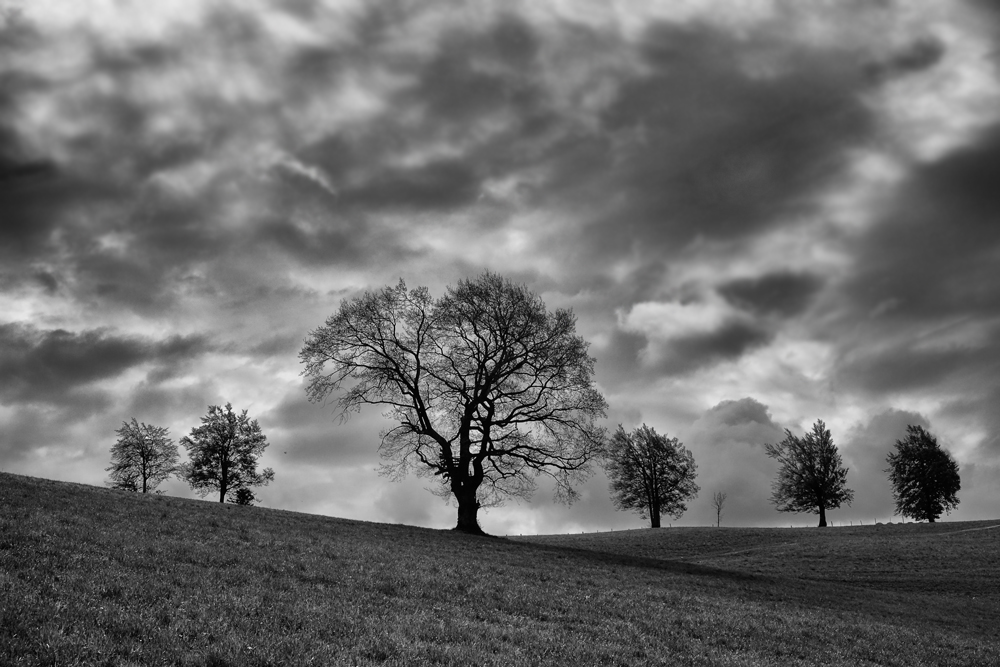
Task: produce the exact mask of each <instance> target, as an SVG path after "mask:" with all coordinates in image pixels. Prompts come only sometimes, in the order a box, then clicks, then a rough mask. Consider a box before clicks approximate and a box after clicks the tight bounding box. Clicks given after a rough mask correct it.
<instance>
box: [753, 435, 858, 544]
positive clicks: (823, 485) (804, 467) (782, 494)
mask: <svg viewBox="0 0 1000 667" xmlns="http://www.w3.org/2000/svg"><path fill="white" fill-rule="evenodd" d="M764 451H765V452H767V455H768V456H770V457H771V458H773V459H775V460H776V461H777V462H778V463H779V464H780V466H781V467H780V468H779V469H778V477H777V479H775V481H774V482H773V483H772V484H771V492H772V493H771V502H773V503H774V504H775V506H776V507H777V509H778V511H779V512H810V513H813V514H819V525H820V527H823V526H826V511H827V510H829V509H836V508H838V507H840V506H841V504H844V503H846V504H848V505H850V504H851V501H852V500H853V499H854V492H853V491H851V490H850V489H849V488H847V468H845V467H844V465H843V461H842V460H841V458H840V452H839V451H838V450H837V446H836V445H835V444H834V443H833V437H832V436H831V435H830V430H829V429H827V428H826V424H824V423H823V421H822V420H817V421H816V423H815V424H813V427H812V431H810V432H809V433H806V434H805V435H804V436H803V437H801V438H799V437H797V436H795V435H793V434H792V432H791V431H789V430H788V429H785V439H784V440H782V441H781V442H779V443H776V444H766V445H764Z"/></svg>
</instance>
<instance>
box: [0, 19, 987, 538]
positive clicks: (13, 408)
mask: <svg viewBox="0 0 1000 667" xmlns="http://www.w3.org/2000/svg"><path fill="white" fill-rule="evenodd" d="M0 6H3V7H6V9H7V11H5V12H4V14H3V18H0V25H2V26H3V27H2V28H0V470H4V471H8V472H15V473H20V474H25V475H32V476H36V477H45V478H50V479H58V480H68V481H75V482H82V483H87V484H95V485H101V484H103V482H104V480H105V479H106V475H107V473H106V472H105V470H104V469H105V467H106V466H107V465H108V464H109V462H110V448H111V445H112V444H113V443H114V440H115V429H116V428H118V427H120V426H121V423H122V422H123V421H127V420H131V419H132V418H133V417H135V418H136V419H138V420H139V421H143V422H146V423H150V424H155V425H158V426H165V427H167V428H169V429H170V434H171V435H172V436H173V437H174V438H175V439H179V438H180V437H181V436H183V435H186V434H187V433H189V432H190V431H191V429H192V428H193V427H195V426H197V425H198V424H199V418H200V417H201V416H202V415H204V414H205V413H206V411H207V408H208V406H209V405H210V404H224V403H226V402H231V403H232V404H233V406H234V407H235V408H237V409H244V408H246V409H248V410H249V412H250V416H251V417H254V418H257V419H258V420H259V422H260V424H261V426H262V428H263V430H264V433H265V434H266V435H267V437H268V439H269V441H270V443H271V444H270V447H269V449H268V450H267V451H266V453H265V455H264V457H263V458H262V460H261V464H262V465H266V466H270V467H273V468H274V470H275V473H276V479H275V481H274V482H273V483H272V484H271V485H270V486H268V487H265V488H263V489H261V490H260V492H259V496H260V497H261V498H262V504H263V505H264V506H267V507H275V508H284V509H290V510H297V511H306V512H314V513H322V514H329V515H333V516H341V517H348V518H356V519H369V520H375V521H386V522H400V523H409V524H416V525H422V526H430V527H439V528H447V527H451V526H452V525H454V522H455V509H454V507H449V506H448V505H446V504H444V503H443V502H442V501H441V500H440V499H439V498H437V497H435V496H434V495H432V494H431V493H429V492H428V491H426V490H425V487H426V486H427V484H428V482H427V481H426V480H424V479H419V478H412V479H409V480H407V481H404V482H391V481H389V480H386V479H384V478H381V477H379V476H378V473H377V466H378V463H379V458H378V454H377V446H378V442H379V431H380V430H381V429H382V428H383V427H384V425H385V423H384V421H383V419H382V417H381V414H380V410H378V409H371V410H369V411H366V412H362V413H361V414H360V415H354V416H352V417H351V419H350V420H349V421H348V422H347V423H344V424H342V423H340V422H339V421H338V420H337V415H336V413H335V411H334V408H333V407H332V406H329V405H328V406H325V407H324V406H322V405H315V404H310V403H309V402H308V401H307V400H306V395H305V391H304V389H303V380H302V377H301V376H300V371H301V365H300V364H299V361H298V352H299V349H300V348H301V347H302V343H303V339H304V338H305V336H306V335H307V334H308V332H309V331H310V330H312V329H314V328H316V327H318V326H320V325H322V323H323V321H324V320H325V319H326V317H327V316H329V315H330V314H332V313H333V312H334V311H335V310H336V309H337V308H338V306H339V304H340V302H341V300H342V299H344V298H346V297H350V296H352V295H355V294H359V293H360V292H362V291H364V290H366V289H373V288H378V287H381V286H384V285H387V284H395V283H396V282H397V281H398V280H399V279H400V278H403V279H404V280H405V281H406V282H407V284H408V285H409V286H418V285H426V286H427V287H428V288H429V289H430V290H431V292H432V294H435V295H440V294H441V293H442V292H443V290H444V288H445V286H446V285H449V284H453V283H454V282H455V281H457V280H458V279H460V278H462V277H466V276H474V275H477V274H479V273H481V272H482V271H483V270H484V269H490V270H493V271H497V272H500V273H502V274H504V275H506V276H508V277H511V278H513V279H515V280H517V281H519V282H523V283H525V284H527V285H528V286H529V287H530V288H531V289H532V290H534V291H535V292H537V293H538V294H540V295H541V296H542V298H543V299H544V300H545V302H546V304H547V305H548V306H549V307H550V308H552V309H555V308H557V307H569V308H572V309H573V311H574V312H575V313H576V315H577V317H578V331H579V333H580V334H581V335H583V336H584V337H585V338H586V340H588V341H589V342H590V344H591V346H590V351H591V354H592V355H593V356H594V357H595V358H596V359H597V382H598V385H599V388H600V390H601V391H602V393H603V394H604V396H605V397H606V398H607V400H608V402H609V404H610V410H609V415H608V422H607V424H608V426H609V427H614V426H616V425H617V424H619V423H621V424H622V425H624V426H625V427H626V428H632V427H635V426H637V425H639V424H641V423H646V424H648V425H650V426H652V427H654V428H655V429H657V430H658V431H659V432H661V433H666V434H667V435H669V436H677V437H679V438H680V439H681V440H682V441H683V442H684V443H685V445H686V446H687V447H688V448H689V449H690V450H691V451H692V452H693V453H694V456H695V459H696V462H697V464H698V470H699V476H698V480H697V482H698V484H699V485H700V486H701V489H702V490H701V493H700V495H699V496H698V498H697V499H695V500H693V501H692V502H691V503H690V505H689V509H688V511H687V513H686V514H685V515H684V517H683V518H682V519H681V520H680V521H674V520H665V521H664V523H665V524H666V523H673V524H674V525H708V524H709V523H712V522H714V519H715V516H714V510H713V509H712V508H711V504H710V499H711V495H712V493H713V492H715V491H724V492H726V493H727V494H728V502H727V505H726V509H725V512H724V515H723V523H724V524H726V525H743V526H750V525H759V526H769V525H790V524H795V525H807V524H813V523H815V521H816V517H815V516H813V515H789V514H781V513H778V512H776V511H775V510H774V508H773V505H771V504H770V502H769V500H768V498H769V495H770V482H771V480H772V479H773V477H774V472H775V470H776V466H775V464H774V462H773V461H771V460H770V459H768V458H767V457H766V456H765V455H764V452H763V447H762V444H763V443H765V442H776V441H778V440H780V439H781V438H782V437H783V430H784V429H785V428H789V429H791V430H792V431H793V432H795V433H802V432H803V431H805V430H807V429H808V428H809V427H810V426H811V425H812V423H813V422H814V421H815V420H817V419H822V420H824V421H825V422H826V423H827V425H828V426H829V427H830V429H831V430H832V432H833V437H834V441H835V442H836V443H837V444H838V445H839V446H840V449H841V453H842V455H843V457H844V461H845V464H846V465H847V466H848V467H849V468H850V472H849V474H848V482H849V485H850V486H851V487H852V488H853V489H854V491H855V501H854V504H853V506H852V507H850V508H843V509H840V510H834V511H832V512H830V515H829V517H830V520H831V521H832V522H834V523H839V522H848V521H854V522H855V523H856V522H857V521H864V522H865V523H869V522H870V521H873V520H875V519H878V520H880V521H886V520H888V519H889V518H890V517H891V515H892V511H893V505H892V497H891V492H890V489H889V485H888V482H887V481H886V478H885V474H884V472H883V471H882V469H883V468H884V467H885V456H886V454H887V453H888V452H889V451H890V449H891V447H892V444H893V442H894V441H895V440H896V439H897V438H900V437H902V436H903V435H904V434H905V429H906V425H907V424H920V425H923V426H925V427H928V428H929V429H930V430H931V431H932V432H933V433H934V434H935V435H937V436H938V438H939V440H940V442H941V443H942V444H943V445H944V446H945V447H947V448H948V449H949V450H950V451H951V452H952V453H953V454H954V456H955V457H956V458H957V460H958V461H959V462H960V464H961V466H962V491H961V493H960V494H959V497H960V499H961V504H960V505H959V507H958V509H957V510H956V511H955V512H953V513H952V514H951V516H950V517H946V518H949V519H953V520H960V519H987V518H994V517H996V516H998V515H1000V435H998V434H1000V335H998V334H1000V188H998V187H997V178H998V174H1000V72H998V65H1000V60H998V59H1000V13H997V12H996V11H995V10H993V9H991V6H990V4H989V3H987V2H983V3H981V4H979V3H975V2H958V1H955V2H940V1H939V0H923V1H917V0H907V1H906V2H902V1H901V2H889V1H880V2H876V1H874V0H872V1H867V0H866V1H861V0H858V1H852V0H844V1H841V2H832V1H830V2H818V1H817V2H809V3H802V2H797V1H793V0H788V1H787V2H780V1H777V0H774V1H766V0H732V1H731V2H719V1H718V0H711V1H709V0H704V1H696V0H689V1H684V2H681V1H679V0H670V1H663V2H650V1H648V0H637V1H635V2H629V1H626V0H620V1H618V2H612V1H609V2H603V1H602V2H598V1H596V0H595V1H590V0H551V1H550V2H543V1H540V0H529V1H525V2H511V1H510V0H502V1H497V2H495V3H490V2H485V1H482V2H479V1H477V2H475V3H460V2H458V1H457V0H456V1H449V2H431V1H427V0H419V1H417V0H414V1H412V2H407V1H404V0H399V1H394V0H393V1H389V0H387V1H384V2H370V1H367V0H356V1H343V2H340V1H333V0H329V1H326V0H315V1H310V0H295V1H290V0H211V1H209V0H171V1H170V2H154V3H150V2H145V1H143V0H131V1H130V0H119V1H117V2H115V1H113V0H86V1H85V0H30V1H28V0H21V1H20V2H18V1H17V0H0ZM163 488H164V489H166V490H167V492H168V493H170V494H172V495H183V496H191V495H192V494H191V492H190V490H188V489H187V488H186V486H185V485H184V484H182V483H181V482H177V481H172V482H169V483H167V484H165V485H164V487H163ZM581 491H582V494H583V497H582V498H581V500H580V501H579V502H577V503H575V504H574V505H572V506H569V507H566V506H562V505H557V504H554V503H553V502H552V498H551V492H550V490H549V489H547V488H546V487H545V486H544V484H542V485H541V488H540V489H539V491H538V492H537V493H536V496H535V498H534V499H533V500H532V502H530V503H524V502H522V503H520V504H516V503H511V504H509V505H508V506H506V507H504V508H500V509H493V510H489V511H488V512H486V513H485V515H483V516H481V523H482V525H483V527H484V529H485V530H486V531H487V532H491V533H499V534H504V533H522V532H523V533H535V532H539V533H555V532H568V531H580V530H598V529H600V530H607V529H610V528H627V527H641V526H643V525H648V524H647V523H646V522H644V521H643V520H642V519H641V518H639V517H638V516H637V515H635V514H631V513H625V512H617V511H615V510H614V508H613V506H612V504H611V501H610V500H609V496H608V487H607V480H606V478H605V477H604V476H603V474H602V473H601V472H600V471H597V472H596V474H595V475H594V477H593V478H591V480H590V481H589V482H587V483H586V484H585V485H584V486H583V487H581Z"/></svg>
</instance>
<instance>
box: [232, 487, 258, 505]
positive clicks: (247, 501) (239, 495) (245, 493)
mask: <svg viewBox="0 0 1000 667" xmlns="http://www.w3.org/2000/svg"><path fill="white" fill-rule="evenodd" d="M233 502H234V503H235V504H237V505H253V504H254V503H255V502H257V496H255V495H254V494H253V491H251V490H250V489H248V488H246V487H243V488H242V489H236V493H235V494H233Z"/></svg>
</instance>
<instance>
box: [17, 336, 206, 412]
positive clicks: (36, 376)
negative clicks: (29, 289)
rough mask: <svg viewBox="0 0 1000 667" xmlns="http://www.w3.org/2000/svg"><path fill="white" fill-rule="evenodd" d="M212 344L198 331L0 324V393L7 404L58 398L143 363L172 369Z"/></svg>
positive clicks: (52, 401) (58, 400)
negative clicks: (159, 335)
mask: <svg viewBox="0 0 1000 667" xmlns="http://www.w3.org/2000/svg"><path fill="white" fill-rule="evenodd" d="M209 348H210V346H209V345H208V344H207V343H206V341H205V340H204V339H203V338H201V337H198V336H192V337H182V336H172V337H170V338H168V339H166V340H163V341H153V340H149V339H144V338H139V337H136V336H119V335H116V334H114V333H113V332H110V331H107V330H101V329H97V330H89V331H83V332H79V333H73V332H69V331H64V330H62V329H55V330H39V329H36V328H34V327H31V326H28V325H22V324H0V378H2V380H0V397H2V400H3V403H4V404H7V405H10V404H17V403H51V404H58V403H59V402H60V401H61V400H63V399H64V398H65V397H66V396H67V395H68V394H70V393H71V392H72V391H73V390H74V389H76V388H78V387H82V386H85V385H89V384H91V383H94V382H98V381H100V380H106V379H109V378H113V377H116V376H118V375H120V374H121V373H123V372H125V371H126V370H128V369H130V368H132V367H135V366H138V365H141V364H146V363H151V364H154V365H155V367H157V368H160V369H165V368H167V369H168V368H170V367H171V366H174V365H181V364H184V363H186V362H188V361H190V360H191V359H192V358H194V357H196V356H198V355H199V354H201V353H203V352H205V351H206V350H207V349H209Z"/></svg>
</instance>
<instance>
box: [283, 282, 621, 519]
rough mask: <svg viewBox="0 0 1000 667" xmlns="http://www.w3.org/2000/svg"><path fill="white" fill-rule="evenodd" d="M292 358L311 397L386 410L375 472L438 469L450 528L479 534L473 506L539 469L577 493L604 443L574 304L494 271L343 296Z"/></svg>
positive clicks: (518, 491) (527, 489) (523, 484)
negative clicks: (555, 303)
mask: <svg viewBox="0 0 1000 667" xmlns="http://www.w3.org/2000/svg"><path fill="white" fill-rule="evenodd" d="M299 357H300V359H301V360H302V362H303V363H304V364H305V370H304V371H303V375H305V376H306V377H307V378H309V384H308V386H307V387H306V392H307V394H308V395H309V399H310V400H311V401H317V402H318V401H323V400H326V398H327V397H328V396H329V395H330V394H331V393H334V392H339V404H340V408H341V410H342V413H341V414H342V415H346V414H347V413H348V412H350V411H355V410H359V409H360V408H361V406H363V405H382V406H384V407H385V408H386V412H385V417H386V418H387V419H389V420H391V422H392V425H391V426H390V427H389V428H388V429H387V430H386V431H384V432H383V433H382V443H381V446H380V451H381V454H382V457H383V459H384V460H386V461H387V463H386V465H385V467H384V468H383V472H385V473H387V474H389V475H392V476H401V475H403V474H405V473H406V472H407V471H408V470H410V469H413V468H415V469H416V471H417V473H418V474H424V475H428V476H433V477H434V478H436V479H437V480H439V482H440V486H439V487H438V489H437V491H438V493H439V494H440V495H442V496H445V497H448V496H451V497H454V499H455V501H456V502H457V504H458V522H457V524H456V526H455V529H456V530H460V531H463V532H469V533H482V532H483V531H482V528H481V527H480V526H479V521H478V513H479V509H480V508H481V507H484V506H490V505H498V504H500V503H502V502H503V500H504V499H505V498H506V497H507V496H515V497H516V496H520V497H528V496H530V495H531V493H532V491H533V489H534V485H535V481H534V480H535V478H536V477H537V476H538V475H540V474H544V475H548V476H550V477H551V478H552V479H553V480H554V481H555V482H556V489H557V491H556V495H557V497H559V498H562V499H566V500H570V499H572V498H573V497H574V496H575V492H574V490H573V484H574V483H575V482H577V481H579V480H581V479H583V478H585V477H586V475H587V474H588V472H589V468H590V462H591V460H592V459H593V458H594V457H595V456H596V455H597V454H598V453H599V452H600V450H601V447H602V446H603V442H604V429H602V428H601V427H600V426H599V425H598V424H597V423H596V420H597V419H598V418H599V417H603V416H604V410H605V408H606V407H607V404H606V403H605V401H604V397H602V396H601V394H600V393H599V392H598V391H597V389H596V388H595V387H594V380H593V375H594V359H593V358H592V357H590V356H589V355H588V354H587V343H586V342H585V341H584V340H583V339H582V338H581V337H579V336H577V334H576V318H575V317H574V316H573V313H572V312H570V311H568V310H556V311H555V312H551V311H549V310H547V309H546V307H545V304H544V303H543V302H542V300H541V298H539V297H538V296H537V295H535V294H533V293H532V292H530V291H529V290H528V288H527V287H525V286H523V285H518V284H515V283H512V282H511V281H509V280H507V279H505V278H503V277H502V276H499V275H497V274H495V273H490V272H486V273H484V274H482V275H481V276H478V277H476V278H474V279H469V280H461V281H459V283H458V285H457V286H455V287H449V288H448V290H447V293H446V294H445V295H444V296H442V297H441V298H439V299H433V298H431V296H430V294H429V293H428V291H427V289H426V288H424V287H418V288H416V289H413V290H409V289H407V287H406V284H405V283H404V282H403V281H402V280H400V281H399V284H398V285H397V286H396V287H384V288H382V289H379V290H375V291H371V292H365V293H364V294H362V295H359V296H357V297H355V298H352V299H349V300H345V301H343V302H342V303H341V304H340V310H339V311H338V312H337V313H335V314H333V315H331V316H330V317H329V318H327V320H326V324H325V325H324V326H322V327H320V328H318V329H316V330H315V331H313V332H311V333H310V334H309V336H308V338H307V339H306V341H305V346H304V347H303V348H302V351H301V352H300V353H299ZM345 384H346V387H343V385H345ZM342 388H343V389H344V390H343V391H341V389H342Z"/></svg>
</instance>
